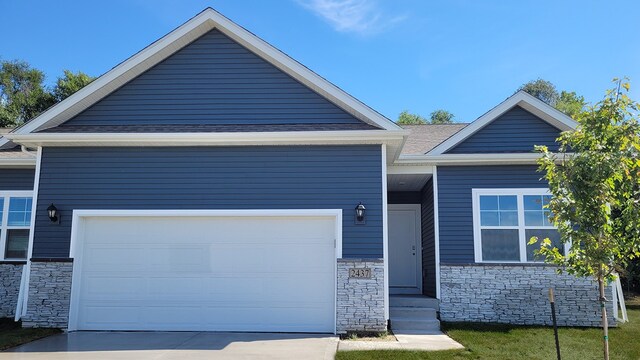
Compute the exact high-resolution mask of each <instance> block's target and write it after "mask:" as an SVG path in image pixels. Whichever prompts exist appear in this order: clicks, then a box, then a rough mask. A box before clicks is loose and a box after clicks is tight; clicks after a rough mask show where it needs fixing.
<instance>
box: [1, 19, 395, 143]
mask: <svg viewBox="0 0 640 360" xmlns="http://www.w3.org/2000/svg"><path fill="white" fill-rule="evenodd" d="M212 29H217V30H219V31H220V32H222V33H223V34H225V35H226V36H228V37H230V38H231V39H233V40H234V41H236V42H237V43H239V44H240V45H242V46H244V47H246V48H247V49H249V50H250V51H252V52H254V53H255V54H257V55H258V56H260V57H262V58H263V59H265V60H266V61H268V62H269V63H271V64H273V65H274V66H276V67H277V68H279V69H280V70H282V71H284V72H285V73H287V74H288V75H290V76H291V77H293V78H294V79H296V80H298V81H299V82H301V83H302V84H304V85H306V86H307V87H309V88H311V89H312V90H314V91H315V92H317V93H318V94H320V95H322V96H323V97H325V98H327V99H328V100H329V101H331V102H333V103H334V104H336V105H337V106H339V107H340V108H342V109H344V110H345V111H347V112H348V113H349V114H351V115H353V116H354V117H356V118H357V119H359V120H362V121H364V122H366V123H368V124H370V125H372V126H375V127H379V128H381V129H383V130H392V131H402V129H401V128H400V127H398V126H397V125H396V124H395V123H394V122H392V121H391V120H389V119H387V118H386V117H384V116H383V115H381V114H380V113H378V112H376V111H374V110H373V109H371V108H370V107H368V106H367V105H365V104H363V103H362V102H360V101H359V100H357V99H355V98H354V97H352V96H351V95H349V94H347V93H346V92H344V91H343V90H342V89H340V88H338V87H337V86H335V85H333V84H332V83H330V82H329V81H327V80H326V79H324V78H322V77H321V76H319V75H318V74H316V73H314V72H313V71H311V70H310V69H308V68H307V67H305V66H304V65H302V64H300V63H298V62H297V61H295V60H294V59H292V58H291V57H289V56H288V55H286V54H284V53H283V52H281V51H280V50H278V49H276V48H275V47H273V46H271V45H269V44H268V43H267V42H265V41H264V40H262V39H260V38H259V37H257V36H256V35H254V34H253V33H251V32H249V31H248V30H246V29H245V28H243V27H241V26H239V25H238V24H236V23H234V22H232V21H231V20H229V19H227V18H226V17H224V16H223V15H221V14H220V13H218V12H217V11H215V10H213V9H212V8H206V9H205V10H203V11H202V12H201V13H199V14H198V15H196V16H195V17H193V18H191V19H190V20H189V21H187V22H186V23H184V24H183V25H181V26H179V27H178V28H176V29H175V30H173V31H171V32H170V33H169V34H167V35H165V36H164V37H162V38H161V39H159V40H157V41H155V42H154V43H152V44H151V45H149V46H147V47H146V48H144V49H143V50H141V51H140V52H138V53H136V54H135V55H133V56H131V57H130V58H129V59H127V60H125V61H123V62H122V63H120V64H119V65H117V66H116V67H114V68H113V69H111V70H109V71H108V72H107V73H105V74H103V75H102V76H100V77H99V78H97V79H96V80H94V81H93V82H92V83H90V84H89V85H87V86H86V87H84V88H83V89H81V90H80V91H78V92H76V93H75V94H73V95H71V96H70V97H68V98H67V99H65V100H64V101H62V102H60V103H58V104H56V105H54V106H52V107H51V108H49V109H48V110H47V111H45V112H44V113H42V114H40V115H39V116H37V117H36V118H35V119H33V120H31V121H30V122H28V123H26V124H24V125H23V126H21V127H19V128H17V129H16V130H14V131H13V132H12V133H11V134H8V135H7V137H8V138H12V137H13V136H14V135H25V134H31V133H34V132H37V131H42V130H45V129H49V128H52V127H55V126H58V125H60V124H62V123H64V122H65V121H67V120H69V119H71V118H72V117H73V116H75V115H77V114H79V113H80V112H82V111H83V110H85V109H87V108H88V107H90V106H91V105H93V104H95V103H96V102H98V101H99V100H101V99H102V98H104V97H105V96H107V95H108V94H110V93H111V92H113V91H115V90H116V89H118V88H120V87H121V86H122V85H124V84H126V83H127V82H129V81H130V80H132V79H134V78H135V77H137V76H138V75H140V74H142V73H143V72H145V71H146V70H148V69H150V68H151V67H153V66H154V65H156V64H158V63H159V62H161V61H162V60H164V59H166V58H167V57H169V56H170V55H172V54H174V53H175V52H177V51H178V50H180V49H182V48H183V47H184V46H186V45H188V44H189V43H191V42H192V41H194V40H195V39H197V38H199V37H200V36H202V35H204V34H205V33H207V32H209V31H210V30H212ZM8 141H9V140H8V139H7V138H3V139H0V146H3V145H6V144H7V143H8Z"/></svg>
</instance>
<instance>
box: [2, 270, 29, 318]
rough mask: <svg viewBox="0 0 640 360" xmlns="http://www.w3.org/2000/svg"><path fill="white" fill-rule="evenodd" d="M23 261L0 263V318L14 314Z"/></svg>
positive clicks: (10, 316)
mask: <svg viewBox="0 0 640 360" xmlns="http://www.w3.org/2000/svg"><path fill="white" fill-rule="evenodd" d="M23 267H24V263H18V262H16V263H9V262H7V263H3V264H0V318H4V317H8V318H12V317H14V316H15V315H16V305H17V304H18V294H19V293H20V281H21V279H22V268H23Z"/></svg>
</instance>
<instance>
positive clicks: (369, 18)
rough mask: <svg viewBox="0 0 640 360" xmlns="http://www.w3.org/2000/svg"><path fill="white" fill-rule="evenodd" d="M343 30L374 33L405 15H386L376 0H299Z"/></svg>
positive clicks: (335, 27) (339, 29)
mask: <svg viewBox="0 0 640 360" xmlns="http://www.w3.org/2000/svg"><path fill="white" fill-rule="evenodd" d="M298 2H299V3H300V4H302V5H303V6H304V7H306V8H307V9H310V10H311V11H313V12H314V13H316V15H318V16H320V17H322V18H324V19H325V20H326V21H327V22H329V23H330V24H331V25H332V26H333V28H334V29H335V30H337V31H342V32H355V33H359V34H373V33H378V32H380V31H382V30H385V29H387V28H389V27H390V26H392V25H394V24H396V23H398V22H400V21H402V20H404V18H405V17H404V16H391V17H390V16H388V15H384V14H383V11H382V10H381V9H380V8H379V6H378V3H377V1H375V0H298Z"/></svg>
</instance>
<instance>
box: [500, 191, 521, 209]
mask: <svg viewBox="0 0 640 360" xmlns="http://www.w3.org/2000/svg"><path fill="white" fill-rule="evenodd" d="M499 207H500V211H502V210H518V197H517V196H515V195H506V196H504V195H502V196H500V199H499Z"/></svg>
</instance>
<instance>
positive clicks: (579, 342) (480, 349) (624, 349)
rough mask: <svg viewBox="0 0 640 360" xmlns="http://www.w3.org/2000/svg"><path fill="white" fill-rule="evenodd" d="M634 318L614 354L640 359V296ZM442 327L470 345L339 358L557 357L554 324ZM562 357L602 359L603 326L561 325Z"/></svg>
mask: <svg viewBox="0 0 640 360" xmlns="http://www.w3.org/2000/svg"><path fill="white" fill-rule="evenodd" d="M627 310H628V314H629V322H628V323H626V324H623V325H621V326H619V327H617V328H614V329H611V330H610V333H609V339H610V347H611V358H612V359H629V360H631V359H632V360H638V359H640V297H636V298H635V299H633V300H632V301H628V302H627ZM442 328H443V330H444V331H446V332H447V334H448V335H449V336H451V337H452V338H453V339H455V340H456V341H458V342H460V343H461V344H462V345H464V346H465V347H466V349H465V350H455V351H433V352H420V351H345V352H338V354H337V356H336V359H338V360H359V359H374V360H375V359H434V360H460V359H464V360H467V359H545V360H548V359H555V358H556V354H555V343H554V339H553V329H552V328H547V327H518V326H507V325H487V324H468V323H456V324H447V323H445V324H443V327H442ZM559 334H560V335H559V337H560V350H561V352H562V359H563V360H565V359H566V360H571V359H575V360H590V359H602V341H601V339H602V330H600V329H582V328H561V329H560V331H559Z"/></svg>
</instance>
